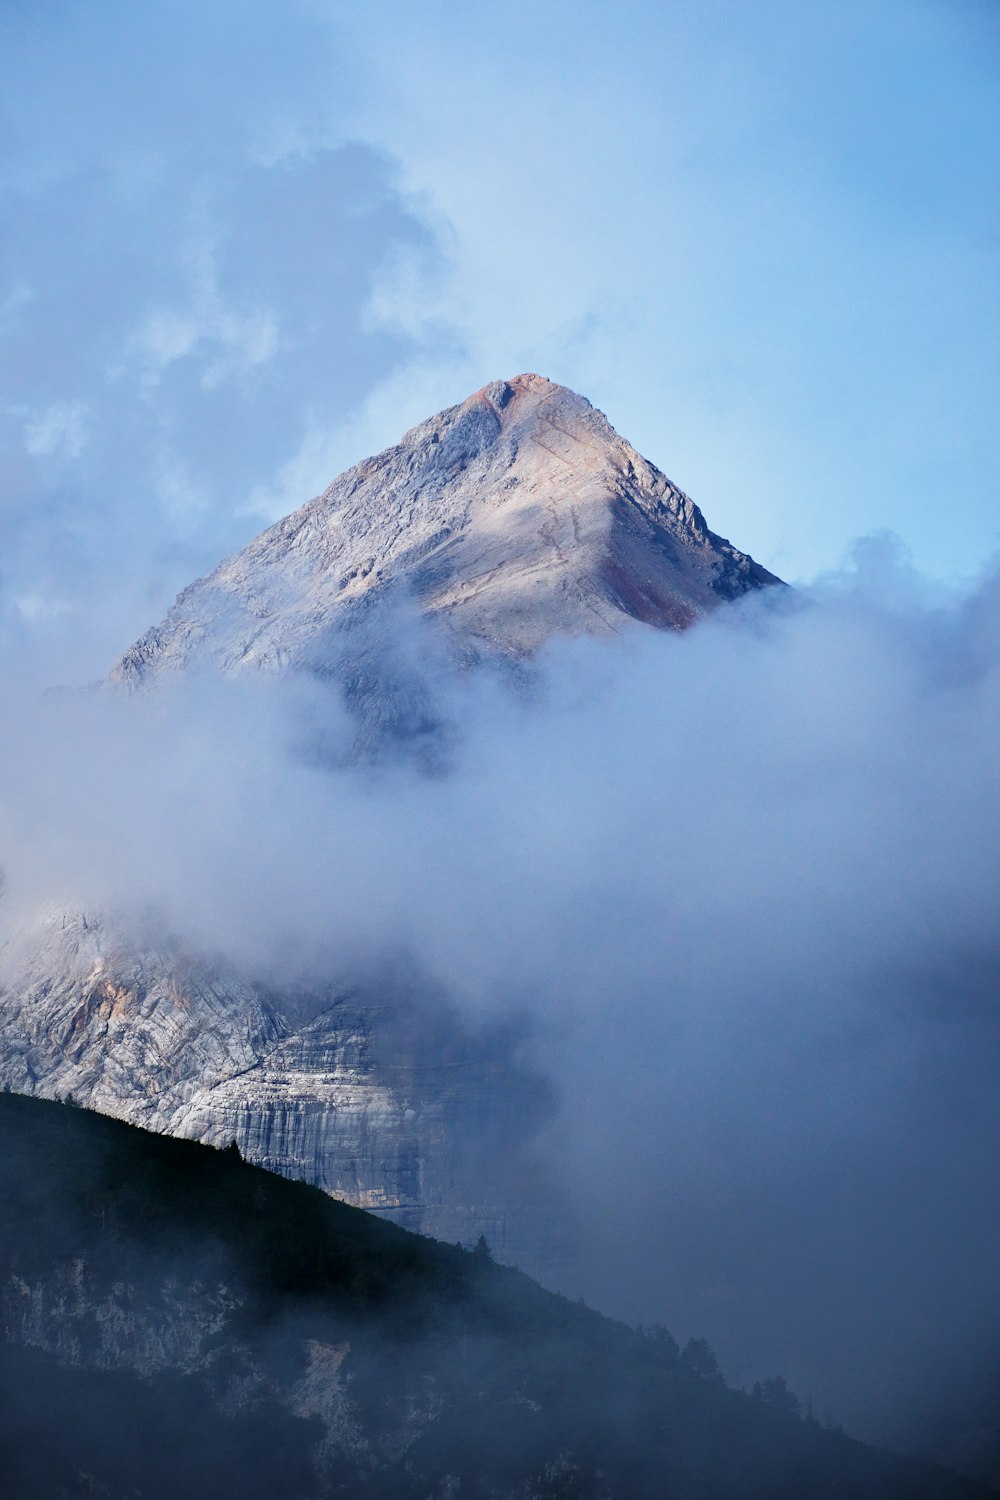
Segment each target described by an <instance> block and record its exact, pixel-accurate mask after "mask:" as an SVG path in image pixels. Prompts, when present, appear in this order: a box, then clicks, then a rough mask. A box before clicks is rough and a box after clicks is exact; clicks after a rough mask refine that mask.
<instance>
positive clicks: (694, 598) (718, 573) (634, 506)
mask: <svg viewBox="0 0 1000 1500" xmlns="http://www.w3.org/2000/svg"><path fill="white" fill-rule="evenodd" d="M778 581H779V580H777V579H775V578H774V577H773V575H772V574H770V573H768V572H767V571H766V570H765V569H764V568H761V567H760V566H759V565H758V564H757V563H755V562H754V561H753V559H752V558H750V557H748V556H747V555H746V554H745V553H742V552H739V551H738V550H737V549H736V548H735V547H733V546H731V545H730V543H729V542H728V541H726V540H725V539H724V538H722V537H718V536H716V535H715V534H714V533H713V532H711V531H710V530H709V529H708V527H707V525H706V524H705V520H704V517H703V516H702V514H701V512H700V510H699V509H698V507H697V506H696V505H695V504H694V502H693V501H692V500H691V499H689V497H688V496H687V495H685V494H684V493H683V491H682V490H679V489H678V488H677V486H676V485H674V484H672V483H671V482H670V480H668V479H667V478H666V477H665V476H664V475H663V474H662V473H661V472H660V471H659V469H657V468H656V467H655V466H654V465H653V464H651V463H649V462H648V461H647V460H646V459H644V458H643V457H642V456H641V455H640V454H639V453H637V452H636V450H635V449H634V448H633V447H632V446H631V444H629V443H628V442H626V441H625V439H624V438H622V437H620V436H619V435H618V433H617V432H615V430H614V428H613V427H612V426H611V424H610V423H609V422H608V420H607V418H606V417H605V416H604V415H603V414H602V413H601V412H599V411H597V410H596V409H595V408H594V407H593V406H591V404H590V402H589V401H587V400H586V399H585V398H584V397H583V396H580V395H577V394H576V392H574V391H571V390H569V389H567V387H565V386H561V385H557V384H555V383H554V382H553V381H551V380H548V379H546V378H545V376H543V375H537V374H532V373H524V374H521V375H515V376H513V377H512V378H511V379H509V380H495V381H493V382H491V383H490V384H489V385H486V386H483V387H482V388H481V389H480V390H478V391H475V392H473V394H472V395H471V396H469V397H467V399H466V400H465V401H463V402H461V403H460V404H458V405H456V406H452V407H449V408H447V409H446V410H445V411H441V412H438V413H437V414H436V415H435V416H432V417H429V418H428V419H427V420H426V421H424V422H421V423H420V424H419V425H418V426H416V427H413V428H411V429H410V431H409V432H407V433H405V434H404V436H403V437H402V439H401V440H400V442H399V443H397V444H396V445H395V446H394V447H392V448H387V449H386V450H385V451H384V452H382V453H379V454H376V455H375V456H374V457H372V458H368V459H364V460H362V461H361V462H360V463H358V464H355V465H354V466H353V467H352V468H350V469H348V470H347V471H346V472H345V473H344V474H342V475H340V476H339V478H337V479H335V480H334V482H333V483H332V484H331V485H330V487H329V488H328V489H327V490H326V491H324V493H323V494H322V495H320V496H318V497H317V498H316V499H315V500H311V501H310V502H309V503H308V504H306V505H304V506H302V507H301V508H300V509H299V510H297V511H295V512H294V513H293V514H292V515H290V516H286V517H285V518H284V519H283V520H281V521H278V522H277V523H276V524H275V525H274V526H271V527H270V528H269V529H268V530H267V531H265V532H263V533H262V534H261V535H260V536H259V537H257V538H256V540H255V541H253V542H251V543H250V544H249V546H247V547H245V548H243V549H242V550H241V551H240V552H237V553H235V554H234V555H233V556H232V557H230V558H228V559H226V561H224V562H223V563H221V564H220V565H219V567H218V568H216V569H215V571H214V572H213V573H211V574H210V575H209V576H208V577H207V578H204V579H200V580H198V581H197V582H196V583H194V584H192V585H191V586H190V587H189V588H187V589H185V591H184V592H183V593H182V594H181V595H180V596H179V598H178V600H177V603H176V604H175V605H174V607H173V609H172V610H171V611H170V613H169V614H168V615H167V617H166V619H165V620H164V621H163V623H162V625H160V626H157V627H155V628H154V629H153V630H151V631H149V632H148V633H147V635H146V636H144V637H143V638H142V639H141V640H140V641H138V642H137V643H136V644H135V646H133V647H132V648H131V649H130V650H129V651H128V652H126V653H125V655H124V656H123V657H122V659H121V660H120V662H119V663H118V665H117V666H116V668H115V670H114V673H113V675H114V676H115V677H116V678H117V679H118V680H123V681H126V682H130V683H131V682H137V681H139V680H143V679H145V678H146V677H147V676H148V675H149V674H150V673H151V672H156V671H158V670H161V669H163V668H170V667H181V666H184V665H185V664H186V663H187V662H188V661H189V660H190V659H191V658H192V657H195V656H197V657H199V658H203V657H205V656H207V657H208V658H209V659H211V660H214V661H215V662H216V664H217V665H219V666H221V667H222V668H223V670H226V671H238V670H244V669H246V668H248V667H252V666H257V667H260V666H265V667H267V666H270V667H280V666H286V665H295V664H296V663H299V664H305V663H307V662H308V660H309V656H310V646H311V644H312V643H313V642H315V640H316V639H317V638H321V637H324V636H328V635H329V633H330V631H331V630H332V629H334V628H335V627H336V626H337V625H338V623H343V622H344V621H345V620H346V618H347V616H348V615H349V613H350V611H352V610H356V608H357V607H358V606H359V604H360V603H362V602H364V604H365V605H366V607H367V606H369V605H370V604H372V603H373V602H375V601H376V600H377V599H378V598H379V597H380V596H381V594H382V593H383V592H385V591H386V590H387V589H389V588H390V586H391V587H393V588H395V589H399V588H403V589H405V590H407V591H408V592H409V594H410V595H411V596H412V598H413V599H414V601H415V602H416V604H417V606H418V608H419V610H420V612H421V613H422V614H424V615H425V616H427V617H429V618H432V619H434V620H435V621H437V622H438V623H439V624H440V625H441V626H442V627H443V628H444V630H445V631H446V633H447V634H448V636H450V637H451V639H452V642H453V644H454V646H455V647H456V649H457V650H458V652H459V654H460V655H463V656H468V655H480V654H484V653H485V654H499V655H507V656H513V657H521V656H524V655H527V654H530V653H531V652H533V651H534V650H536V649H537V648H538V647H539V646H540V645H541V644H543V643H544V642H545V641H546V640H548V639H549V638H551V637H552V636H556V635H580V634H603V633H607V632H609V631H615V630H617V629H621V628H622V627H623V626H625V625H626V624H627V623H628V622H630V621H640V622H642V623H643V624H647V625H653V626H656V627H659V628H668V629H683V628H685V627H686V626H687V625H689V624H691V623H692V622H693V621H694V620H695V619H697V618H698V617H699V616H700V615H703V614H704V613H706V612H707V611H708V610H710V609H711V608H712V607H713V606H714V605H716V604H718V603H719V602H721V601H722V600H725V599H731V598H734V597H736V596H737V595H739V594H741V593H744V592H746V591H747V590H752V589H756V588H760V587H763V586H766V585H768V584H772V583H777V582H778Z"/></svg>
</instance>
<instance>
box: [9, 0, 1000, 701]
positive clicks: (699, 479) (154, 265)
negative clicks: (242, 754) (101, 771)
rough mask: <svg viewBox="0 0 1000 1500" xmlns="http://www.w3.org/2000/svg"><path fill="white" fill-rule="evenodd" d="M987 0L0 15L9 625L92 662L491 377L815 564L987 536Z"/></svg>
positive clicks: (997, 30) (992, 395) (991, 52)
mask: <svg viewBox="0 0 1000 1500" xmlns="http://www.w3.org/2000/svg"><path fill="white" fill-rule="evenodd" d="M998 54H1000V19H998V13H997V10H996V8H995V7H994V6H992V5H991V4H989V3H978V0H950V3H947V4H946V3H943V0H906V3H896V0H864V3H861V4H855V3H852V0H837V3H836V4H833V3H819V0H813V3H806V4H803V3H801V0H799V3H787V0H762V3H758V4H755V5H753V6H748V5H746V4H745V3H732V0H702V3H698V4H688V3H681V0H667V3H661V4H655V5H653V4H644V3H636V0H625V3H619V4H616V5H615V6H614V7H611V6H610V5H607V4H596V3H593V0H576V3H573V4H569V3H563V0H547V3H544V4H539V3H537V0H535V3H530V4H529V3H523V0H509V3H506V4H505V5H504V6H502V7H493V8H486V7H474V6H465V5H459V4H457V3H447V4H445V3H437V4H435V3H429V4H422V5H420V6H416V5H413V4H397V3H392V0H374V3H371V4H367V5H365V6H363V7H362V6H359V5H346V4H336V3H329V0H313V3H305V0H299V3H295V0H284V3H282V4H280V5H279V4H271V3H267V0H255V3H252V4H250V3H242V4H238V3H231V0H214V3H213V4H212V5H211V6H208V7H205V6H195V5H192V4H188V3H186V0H171V3H169V4H168V3H159V0H148V3H146V4H144V5H142V6H135V5H132V4H123V3H118V0H102V4H101V5H100V6H95V5H88V4H83V3H76V0H62V3H53V4H50V5H47V6H45V7H36V6H26V5H19V4H13V3H10V0H8V3H5V4H2V5H0V101H2V102H0V195H2V216H0V226H2V234H0V337H2V340H3V351H4V357H3V364H2V368H3V388H2V394H0V640H2V642H3V643H4V645H5V647H6V648H7V649H8V650H11V649H13V650H15V651H20V652H23V650H24V649H25V647H26V646H29V645H30V646H39V645H44V646H45V648H46V649H51V650H54V651H56V652H57V654H58V655H59V657H60V660H61V664H62V667H63V668H64V669H65V670H66V671H68V672H69V673H70V674H72V673H77V674H82V675H87V674H90V675H93V674H94V673H97V672H100V671H101V670H102V669H103V667H104V666H105V665H106V664H107V662H108V661H110V660H111V659H112V658H113V657H114V656H115V655H117V653H118V651H119V650H120V649H121V647H122V646H123V645H124V644H126V643H127V641H128V640H129V639H131V638H132V637H133V636H135V635H136V634H137V633H139V631H140V630H141V629H142V628H144V627H145V625H147V624H148V623H150V622H151V621H152V620H153V619H155V618H157V617H158V615H159V614H160V613H162V611H163V609H164V608H165V606H166V605H167V604H168V603H169V602H170V600H171V599H172V597H173V595H174V594H175V593H176V592H177V590H178V589H179V588H181V587H182V586H183V585H184V584H185V583H186V582H187V581H189V579H190V578H191V577H193V576H195V575H196V574H198V573H201V572H204V571H205V570H206V569H207V568H209V567H211V566H212V565H213V564H214V562H215V561H217V560H218V558H219V557H220V556H221V555H222V554H224V553H225V552H226V551H228V550H230V549H231V548H233V547H235V546H237V545H239V544H241V543H242V542H244V541H245V540H247V539H249V537H250V536H251V535H253V534H254V533H255V532H256V531H257V530H259V529H260V527H261V526H262V525H264V524H266V523H267V522H268V521H269V520H271V519H273V518H274V517H275V516H277V515H280V514H282V513H284V512H285V511H287V510H289V509H291V508H293V507H294V506H295V505H296V504H298V503H301V502H302V501H303V500H305V499H307V498H309V497H310V496H311V495H312V494H314V493H316V492H317V491H318V490H319V489H321V488H323V487H324V486H325V485H326V484H327V483H328V482H329V480H330V479H332V478H333V476H334V475H335V474H336V473H337V472H338V471H339V470H340V469H341V468H343V467H345V466H346V465H347V464H348V463H350V462H352V461H353V460H355V459H357V458H360V457H362V456H364V455H365V454H366V453H369V452H372V451H374V450H376V449H377V448H379V447H382V446H385V445H386V444H388V443H390V442H392V441H394V440H395V438H396V437H398V435H399V434H400V433H401V432H402V431H403V430H404V428H406V427H407V426H409V425H411V424H412V423H413V422H415V421H417V420H419V419H421V418H422V417H424V416H426V415H428V414H429V413H430V412H432V411H433V410H435V409H437V408H438V407H440V406H443V405H446V404H448V403H450V402H452V401H455V400H459V399H461V398H462V397H464V396H465V395H466V394H468V392H469V391H471V390H473V389H475V388H476V387H477V386H479V385H482V384H484V383H485V382H486V381H488V380H490V379H493V378H494V377H496V376H498V375H510V374H513V373H515V372H516V371H518V370H521V369H536V370H540V371H541V372H543V373H544V374H547V375H549V376H550V377H552V378H554V379H557V380H561V381H563V382H565V383H566V384H569V385H571V386H574V387H575V388H576V389H578V390H582V391H583V392H584V393H585V394H586V395H588V396H589V397H590V398H591V399H592V400H593V401H594V402H595V404H596V405H598V406H600V407H601V408H602V409H603V410H605V411H606V412H607V413H608V415H609V417H610V418H611V420H612V421H613V422H614V424H615V425H616V426H617V427H618V428H619V429H620V430H621V431H622V432H623V433H624V434H625V435H626V436H628V437H629V438H630V440H631V441H633V442H634V443H635V444H636V445H637V446H638V447H639V448H640V449H641V450H642V451H643V452H644V453H646V454H647V455H648V456H649V457H650V458H651V459H653V461H654V462H656V463H658V464H659V465H660V467H661V468H663V469H665V470H666V472H667V473H668V474H669V475H670V476H671V478H673V479H674V480H675V481H676V482H677V483H679V484H680V485H682V486H683V487H684V488H685V489H686V490H688V492H689V493H690V494H692V495H693V496H694V498H695V499H696V500H697V501H698V502H699V503H700V504H701V506H702V508H703V509H704V511H705V513H706V516H707V518H708V520H709V524H710V525H712V526H713V527H714V529H716V530H718V531H721V532H722V533H723V534H725V535H728V536H730V537H731V538H732V539H733V540H734V541H735V542H736V543H737V544H738V545H740V546H741V547H744V548H746V549H748V550H749V551H751V552H752V553H753V554H754V555H755V556H756V557H757V558H759V559H760V561H762V562H763V563H765V564H766V565H767V566H768V567H771V568H773V569H774V570H776V571H777V572H779V573H781V574H782V575H783V576H785V577H787V578H790V579H793V580H798V579H806V578H811V577H814V576H815V575H816V574H818V573H823V572H825V571H828V570H830V569H833V568H836V567H837V566H839V565H840V564H841V563H842V561H843V558H844V557H845V555H846V553H847V552H848V550H849V548H850V547H851V545H852V543H853V541H854V540H855V539H856V538H857V537H859V536H862V535H865V534H870V533H872V532H878V531H883V530H890V531H893V532H895V533H896V534H897V535H898V536H899V537H900V538H901V540H902V542H903V543H904V545H905V546H906V547H907V548H908V549H909V550H910V552H911V553H912V556H913V558H914V561H915V563H916V565H917V567H918V568H919V569H920V570H921V571H922V572H924V573H926V574H928V575H929V576H930V577H931V578H933V579H935V580H941V581H944V582H946V583H954V582H959V581H961V580H963V579H965V578H968V577H971V576H974V575H976V574H977V573H979V572H981V571H982V569H983V568H984V567H985V566H987V565H988V564H989V562H990V561H991V559H993V558H994V557H995V555H996V553H997V552H998V550H1000V521H998V507H997V503H996V490H995V484H996V469H997V462H996V460H997V444H998V439H997V432H998V429H1000V423H998V422H997V421H996V416H995V408H996V391H997V386H998V381H997V369H996V364H997V345H998V341H997V321H998V320H997V276H996V258H997V231H998V217H1000V215H998V207H997V204H998V196H997V176H998V174H997V158H998V156H1000V118H998V117H1000V89H998V86H997V84H996V81H995V80H996V78H997V63H998V60H1000V58H998Z"/></svg>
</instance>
